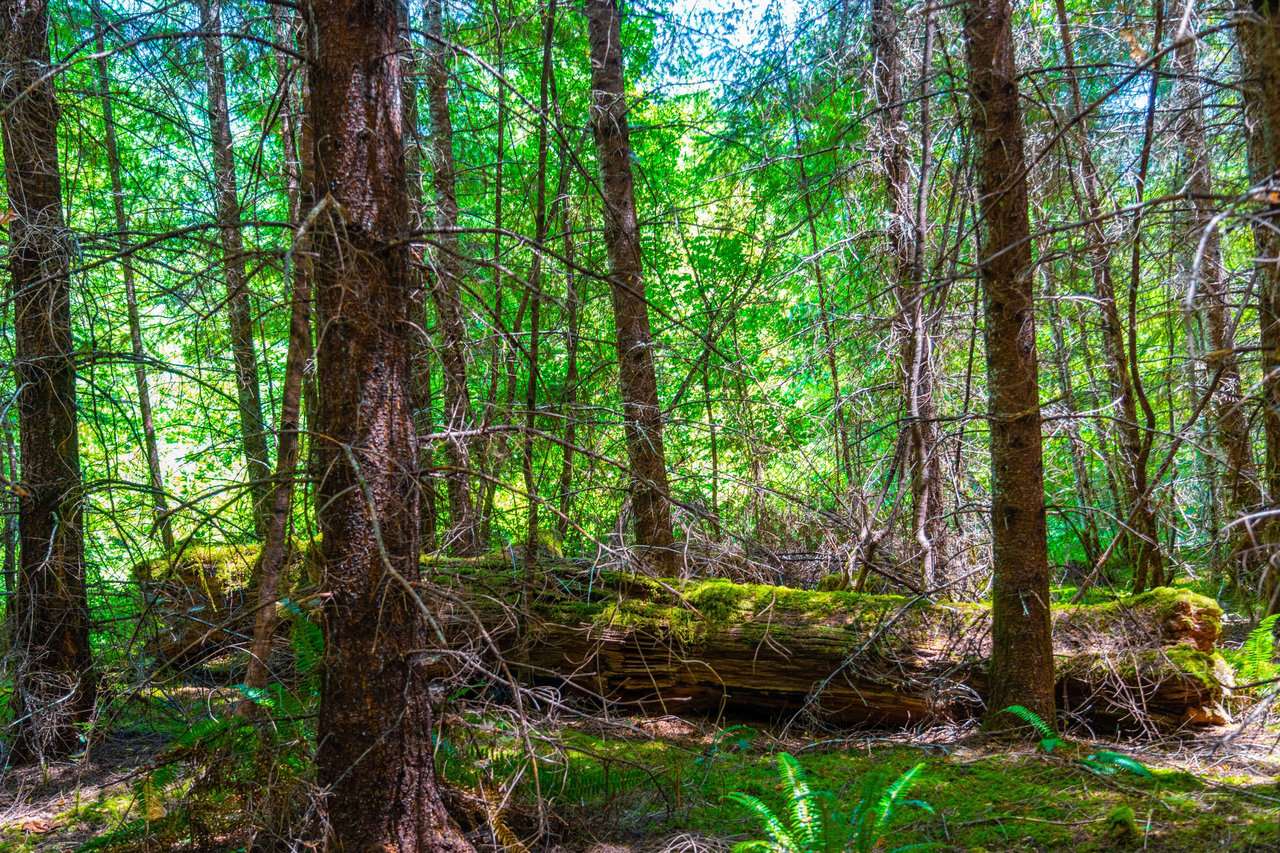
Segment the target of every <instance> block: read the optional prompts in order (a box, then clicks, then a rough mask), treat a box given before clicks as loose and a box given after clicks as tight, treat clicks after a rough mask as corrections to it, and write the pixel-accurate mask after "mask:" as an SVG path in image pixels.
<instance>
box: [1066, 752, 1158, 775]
mask: <svg viewBox="0 0 1280 853" xmlns="http://www.w3.org/2000/svg"><path fill="white" fill-rule="evenodd" d="M1082 763H1083V764H1084V765H1085V766H1086V767H1089V768H1090V769H1091V770H1095V771H1097V772H1102V773H1105V774H1107V775H1110V774H1112V773H1117V772H1119V771H1120V770H1128V771H1129V772H1130V773H1132V774H1133V775H1135V776H1146V777H1148V778H1149V777H1150V776H1151V771H1150V770H1148V769H1147V768H1146V765H1144V764H1143V763H1142V762H1141V761H1137V760H1135V759H1132V758H1130V757H1129V756H1127V755H1121V754H1120V753H1118V752H1108V751H1107V750H1105V749H1100V750H1098V751H1097V752H1095V753H1094V754H1093V755H1090V756H1089V757H1088V758H1086V759H1084V760H1083V762H1082ZM1101 768H1105V770H1103V769H1101Z"/></svg>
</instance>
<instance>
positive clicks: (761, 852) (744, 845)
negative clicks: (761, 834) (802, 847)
mask: <svg viewBox="0 0 1280 853" xmlns="http://www.w3.org/2000/svg"><path fill="white" fill-rule="evenodd" d="M733 853H787V848H785V847H779V846H778V845H776V844H773V843H772V842H769V841H759V840H756V841H739V842H738V843H737V844H735V845H733Z"/></svg>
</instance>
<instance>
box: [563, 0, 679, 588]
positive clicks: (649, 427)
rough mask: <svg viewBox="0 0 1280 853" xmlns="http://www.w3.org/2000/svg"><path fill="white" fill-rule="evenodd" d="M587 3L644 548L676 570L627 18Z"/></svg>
mask: <svg viewBox="0 0 1280 853" xmlns="http://www.w3.org/2000/svg"><path fill="white" fill-rule="evenodd" d="M584 10H585V12H586V15H587V23H588V38H589V40H590V46H591V100H592V103H591V127H592V131H593V133H594V135H595V141H596V151H597V157H598V158H599V161H600V185H601V186H600V189H601V195H602V196H603V198H604V240H605V246H606V248H607V249H608V253H609V290H610V294H611V295H612V299H613V316H614V322H615V324H616V327H617V343H618V374H619V384H620V387H621V392H622V420H623V430H624V431H625V433H626V441H627V458H628V460H629V462H630V466H631V471H630V476H631V509H632V513H633V515H634V516H635V538H636V545H637V546H638V547H637V553H638V556H639V557H640V559H641V562H643V563H644V564H646V565H648V566H649V567H650V568H651V569H653V570H654V571H657V572H658V573H659V574H663V575H671V574H674V572H675V556H676V555H675V550H674V545H675V537H674V536H673V534H672V530H671V505H670V503H669V500H670V498H669V495H670V491H669V487H668V485H667V462H666V455H665V453H664V452H663V446H662V409H661V407H660V406H659V404H658V380H657V374H656V372H655V368H654V359H653V348H654V342H653V331H652V329H651V328H650V325H649V303H648V301H647V300H646V298H645V291H644V277H643V271H642V265H641V253H640V223H639V221H638V214H637V211H636V196H635V183H634V178H633V176H632V172H631V138H630V136H631V131H630V128H629V126H628V123H627V105H626V89H625V85H624V82H623V74H622V43H621V29H622V28H621V21H620V18H619V14H618V4H617V0H586V3H585V4H584Z"/></svg>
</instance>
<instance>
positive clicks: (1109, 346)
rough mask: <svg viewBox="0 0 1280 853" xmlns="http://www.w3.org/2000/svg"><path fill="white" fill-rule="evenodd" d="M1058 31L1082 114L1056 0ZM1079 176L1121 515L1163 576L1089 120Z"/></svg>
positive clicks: (1131, 546) (1136, 557)
mask: <svg viewBox="0 0 1280 853" xmlns="http://www.w3.org/2000/svg"><path fill="white" fill-rule="evenodd" d="M1056 5H1057V10H1058V29H1059V33H1060V35H1061V38H1062V50H1063V54H1064V58H1065V60H1066V62H1065V66H1064V67H1065V74H1066V77H1067V82H1068V84H1069V85H1070V88H1071V98H1072V105H1073V107H1074V109H1075V112H1076V115H1079V116H1084V100H1083V98H1082V96H1081V94H1080V83H1079V80H1078V78H1077V76H1076V60H1075V47H1074V42H1073V39H1072V34H1071V27H1070V21H1069V19H1068V18H1067V10H1066V5H1065V2H1064V0H1056ZM1078 129H1079V138H1078V140H1077V141H1078V146H1077V147H1078V150H1079V152H1080V175H1081V183H1082V184H1083V188H1084V196H1085V214H1086V217H1087V220H1088V224H1087V225H1086V226H1085V229H1084V230H1085V241H1086V243H1087V246H1088V259H1089V265H1090V267H1091V271H1092V273H1093V289H1094V296H1095V297H1096V298H1097V300H1098V305H1099V307H1100V308H1101V309H1102V335H1103V345H1104V352H1105V354H1106V356H1105V361H1106V368H1107V375H1108V377H1109V379H1110V381H1111V386H1112V392H1113V396H1114V400H1115V403H1114V406H1115V411H1116V419H1117V422H1118V429H1117V432H1118V434H1119V449H1120V463H1121V466H1122V468H1123V471H1122V476H1123V484H1124V498H1125V505H1124V506H1123V507H1122V508H1121V512H1120V514H1121V516H1122V517H1124V516H1127V515H1130V514H1132V517H1133V521H1132V524H1131V527H1132V532H1131V534H1130V535H1129V536H1128V537H1127V540H1126V541H1127V543H1128V553H1129V557H1130V560H1131V561H1132V563H1133V569H1134V576H1135V578H1136V577H1139V576H1141V577H1144V578H1147V577H1149V578H1162V577H1163V573H1164V568H1163V557H1162V555H1161V553H1160V543H1159V537H1158V535H1157V526H1156V513H1155V508H1154V506H1152V503H1151V496H1150V494H1149V491H1150V490H1149V489H1148V488H1147V485H1148V484H1147V472H1146V461H1145V457H1146V454H1145V453H1144V452H1143V436H1142V429H1141V427H1140V425H1139V423H1138V404H1137V399H1136V396H1135V389H1134V382H1135V377H1134V376H1132V375H1131V373H1130V370H1129V365H1130V354H1129V352H1128V346H1127V344H1126V342H1125V327H1124V323H1123V321H1122V320H1121V318H1120V308H1119V305H1118V303H1117V302H1116V289H1115V279H1114V276H1113V275H1112V270H1111V252H1112V247H1111V245H1110V244H1109V242H1108V240H1107V235H1106V232H1105V231H1104V230H1103V224H1104V222H1105V220H1106V216H1105V213H1104V211H1103V208H1102V194H1101V190H1100V188H1099V186H1098V169H1097V165H1096V164H1095V163H1094V160H1093V153H1092V149H1091V147H1090V141H1089V137H1088V121H1087V119H1085V118H1081V119H1080V121H1079V123H1078Z"/></svg>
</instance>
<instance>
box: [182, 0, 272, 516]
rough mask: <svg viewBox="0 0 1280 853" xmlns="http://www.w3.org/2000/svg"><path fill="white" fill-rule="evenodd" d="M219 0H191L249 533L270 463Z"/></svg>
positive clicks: (261, 509)
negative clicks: (200, 55) (200, 54)
mask: <svg viewBox="0 0 1280 853" xmlns="http://www.w3.org/2000/svg"><path fill="white" fill-rule="evenodd" d="M221 2H222V0H197V5H198V6H199V7H200V30H201V34H202V36H203V38H202V39H201V46H202V48H203V50H204V65H205V83H206V87H207V89H208V98H209V102H208V114H209V134H210V139H211V141H212V143H213V173H214V180H215V182H216V184H217V196H218V227H219V234H220V235H221V240H222V276H223V283H224V285H225V286H226V292H227V305H226V308H227V320H228V323H229V325H230V331H231V355H232V359H233V360H234V362H235V371H236V402H237V405H238V409H239V416H240V435H241V440H242V442H243V445H242V446H243V449H244V458H245V464H246V466H247V468H248V475H249V495H250V497H251V498H252V500H253V528H254V533H255V534H256V535H257V536H258V537H259V538H261V537H262V536H264V535H265V534H266V531H267V517H268V515H269V511H268V508H267V494H268V492H269V491H270V489H271V479H270V478H271V462H270V454H269V453H268V451H267V433H266V428H265V427H264V426H263V422H262V392H261V389H260V388H259V386H258V360H257V356H256V354H255V350H254V335H253V310H252V306H251V305H250V302H249V276H248V273H247V272H246V269H245V256H244V239H243V237H242V236H241V234H240V195H239V190H238V189H237V184H236V158H235V148H234V147H233V144H232V137H231V114H230V111H229V108H228V104H227V70H226V64H225V61H224V59H223V54H222V8H221Z"/></svg>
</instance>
